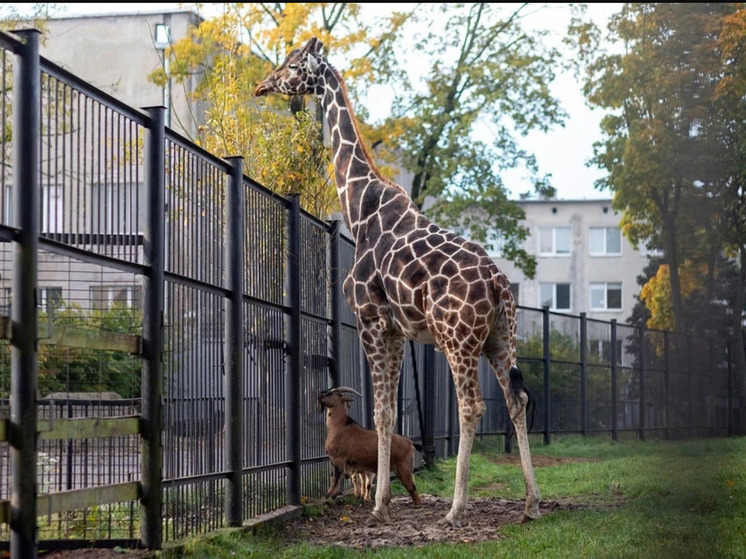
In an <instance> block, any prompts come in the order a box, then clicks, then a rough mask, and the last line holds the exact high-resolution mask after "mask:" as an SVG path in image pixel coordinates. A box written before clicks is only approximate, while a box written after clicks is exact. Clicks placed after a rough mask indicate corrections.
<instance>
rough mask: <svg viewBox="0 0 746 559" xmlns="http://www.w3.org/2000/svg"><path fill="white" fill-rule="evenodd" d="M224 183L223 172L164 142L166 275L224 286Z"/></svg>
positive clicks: (210, 162) (191, 151)
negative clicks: (170, 274) (171, 274)
mask: <svg viewBox="0 0 746 559" xmlns="http://www.w3.org/2000/svg"><path fill="white" fill-rule="evenodd" d="M226 182H227V174H226V172H225V168H220V167H219V166H217V165H216V164H215V162H214V161H213V160H212V159H211V158H207V157H206V156H203V155H202V154H199V153H197V152H196V150H194V149H189V148H187V147H185V146H182V145H180V144H179V143H177V142H176V140H175V139H171V138H167V139H166V199H165V204H166V208H165V211H166V217H167V219H166V251H167V253H166V259H165V260H166V272H169V273H173V274H176V275H178V276H181V277H184V278H189V279H192V280H196V281H200V282H203V283H206V284H210V285H212V286H223V285H224V281H225V254H224V252H225V242H226V238H225V188H226V186H225V185H226Z"/></svg>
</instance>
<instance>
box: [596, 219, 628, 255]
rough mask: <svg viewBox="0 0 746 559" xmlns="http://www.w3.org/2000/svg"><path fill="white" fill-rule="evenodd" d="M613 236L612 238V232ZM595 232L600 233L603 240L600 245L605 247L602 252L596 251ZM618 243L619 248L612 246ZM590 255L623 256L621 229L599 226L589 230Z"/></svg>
mask: <svg viewBox="0 0 746 559" xmlns="http://www.w3.org/2000/svg"><path fill="white" fill-rule="evenodd" d="M612 231H613V232H614V233H613V236H610V233H611V232H612ZM594 232H599V233H600V234H601V235H602V238H601V239H599V241H600V244H601V245H603V248H602V249H601V250H599V249H597V248H596V249H594V242H593V237H594ZM614 242H616V244H617V247H614V246H610V245H612V243H614ZM588 254H589V255H590V256H622V231H621V229H619V227H608V226H598V227H595V226H594V227H589V228H588Z"/></svg>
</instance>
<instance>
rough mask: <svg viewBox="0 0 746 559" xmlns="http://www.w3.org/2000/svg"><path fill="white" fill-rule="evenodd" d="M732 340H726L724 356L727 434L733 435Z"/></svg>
mask: <svg viewBox="0 0 746 559" xmlns="http://www.w3.org/2000/svg"><path fill="white" fill-rule="evenodd" d="M732 347H733V341H732V340H728V342H727V346H726V356H727V363H728V382H727V384H728V435H729V436H733V434H734V432H733V431H734V429H733V361H732V356H731V352H732Z"/></svg>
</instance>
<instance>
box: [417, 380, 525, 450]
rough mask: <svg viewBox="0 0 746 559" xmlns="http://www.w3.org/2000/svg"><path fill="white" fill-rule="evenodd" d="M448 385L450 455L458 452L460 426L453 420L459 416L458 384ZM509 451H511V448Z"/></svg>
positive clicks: (450, 383) (447, 406)
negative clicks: (458, 429)
mask: <svg viewBox="0 0 746 559" xmlns="http://www.w3.org/2000/svg"><path fill="white" fill-rule="evenodd" d="M423 374H424V373H423ZM446 386H447V387H448V388H447V389H446V391H447V392H446V398H447V399H448V400H447V402H448V403H447V405H446V409H447V412H446V413H448V420H447V421H446V425H447V427H446V429H447V432H448V447H447V448H446V449H445V452H447V453H448V456H454V455H456V453H457V452H458V445H457V444H456V439H457V438H458V436H457V434H456V433H457V430H456V429H457V427H458V426H457V425H455V424H454V420H453V418H454V417H457V413H456V412H457V410H458V402H457V401H456V384H455V383H454V382H446ZM508 421H510V420H508ZM508 444H510V441H508ZM507 452H510V450H508V451H507Z"/></svg>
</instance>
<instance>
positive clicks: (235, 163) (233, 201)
mask: <svg viewBox="0 0 746 559" xmlns="http://www.w3.org/2000/svg"><path fill="white" fill-rule="evenodd" d="M229 161H230V163H231V177H230V183H229V185H228V190H227V192H226V196H225V216H226V231H227V235H226V238H225V265H226V277H227V279H228V285H227V287H228V292H229V296H228V298H227V299H226V300H225V307H226V309H225V343H226V345H227V347H226V348H225V365H224V367H225V370H224V373H225V439H226V456H225V463H226V468H227V470H228V478H227V487H226V491H225V523H226V525H227V526H240V525H241V523H242V522H243V510H242V509H243V504H242V503H243V496H242V492H241V488H242V485H243V484H242V480H241V470H242V466H243V464H242V460H241V448H242V445H243V413H242V409H241V406H242V403H243V339H244V336H243V269H244V261H243V245H244V243H243V238H244V236H243V223H244V221H243V208H244V197H243V159H242V158H241V157H231V158H230V159H229Z"/></svg>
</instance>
